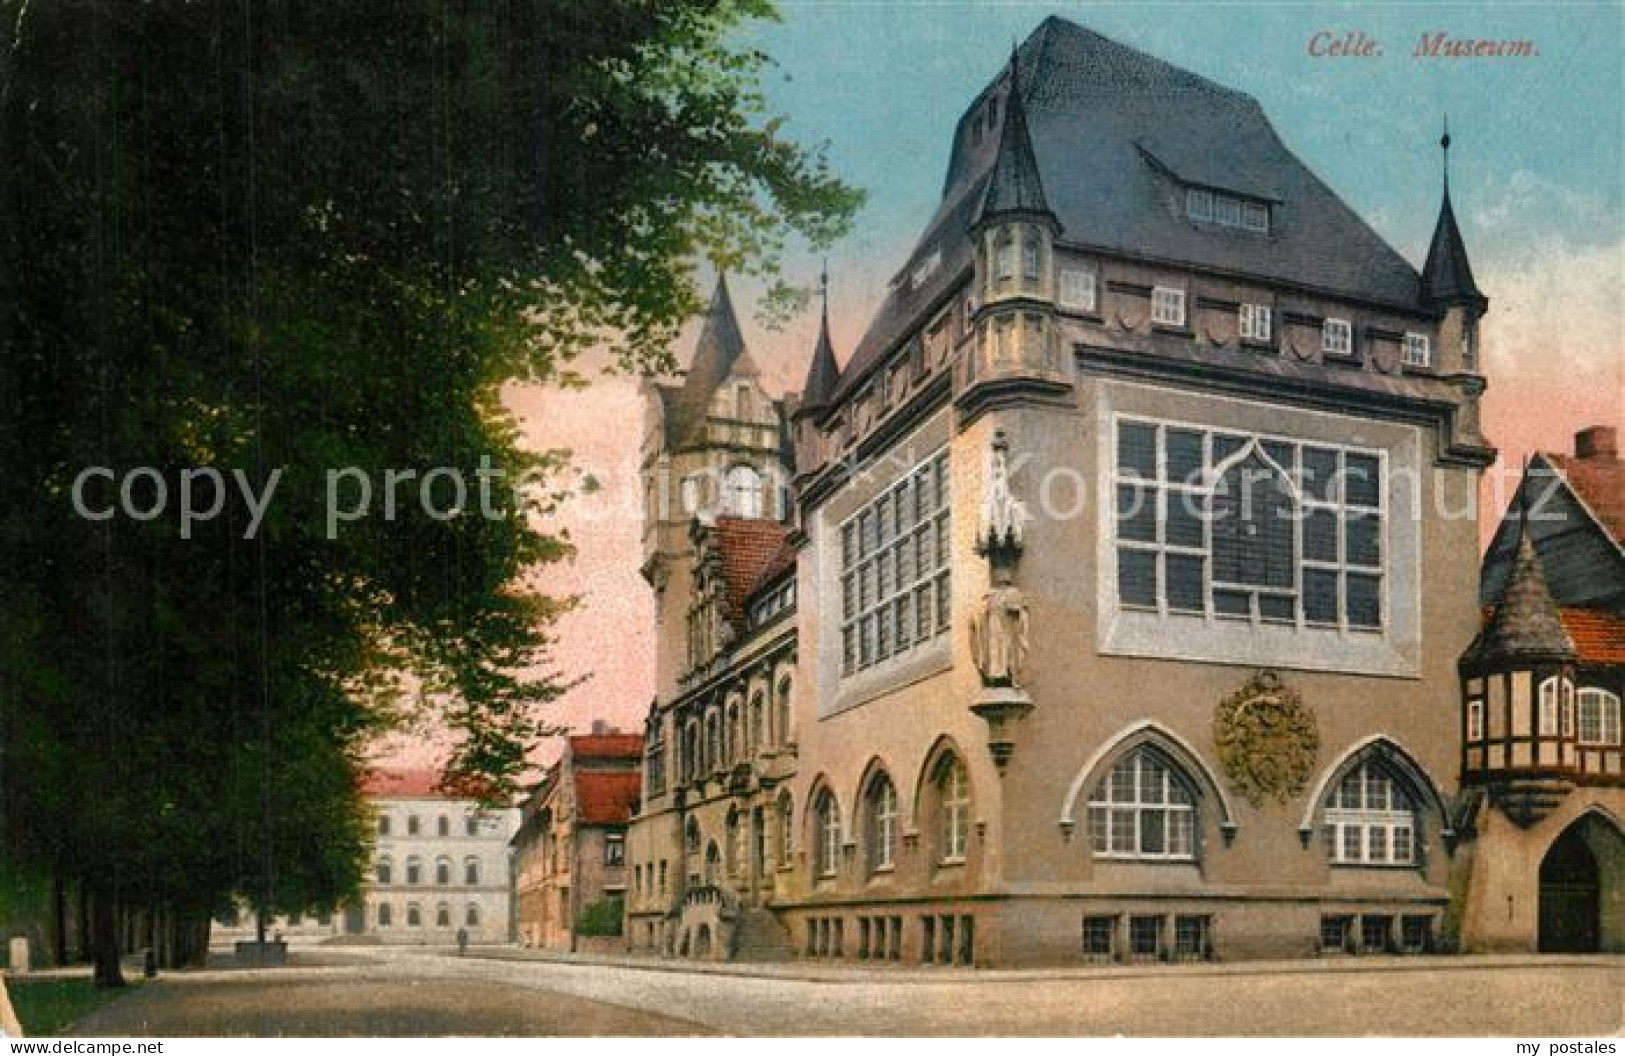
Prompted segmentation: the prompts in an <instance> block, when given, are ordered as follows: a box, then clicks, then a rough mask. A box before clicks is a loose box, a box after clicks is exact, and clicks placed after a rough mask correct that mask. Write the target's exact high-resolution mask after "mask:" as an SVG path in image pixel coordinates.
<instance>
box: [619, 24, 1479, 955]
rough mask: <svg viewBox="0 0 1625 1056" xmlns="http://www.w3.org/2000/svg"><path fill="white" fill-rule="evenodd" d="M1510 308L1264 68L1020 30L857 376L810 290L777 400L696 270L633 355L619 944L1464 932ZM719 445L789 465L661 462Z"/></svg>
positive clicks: (1197, 939) (1388, 943)
mask: <svg viewBox="0 0 1625 1056" xmlns="http://www.w3.org/2000/svg"><path fill="white" fill-rule="evenodd" d="M1487 309H1488V301H1487V300H1486V299H1485V298H1484V297H1483V296H1482V294H1480V293H1479V292H1478V290H1477V287H1476V285H1475V284H1474V282H1473V279H1472V274H1471V269H1470V267H1469V266H1468V264H1467V258H1466V251H1465V248H1464V246H1463V244H1462V241H1461V234H1460V231H1459V229H1458V228H1457V225H1456V222H1455V219H1454V215H1453V213H1452V211H1451V207H1450V203H1449V197H1448V190H1447V192H1446V196H1445V201H1444V205H1443V208H1442V209H1441V213H1440V215H1439V217H1438V220H1437V224H1436V232H1435V236H1434V240H1433V247H1432V248H1431V249H1430V253H1429V258H1428V263H1427V266H1426V267H1425V268H1424V269H1423V271H1422V272H1421V273H1420V274H1419V273H1418V272H1417V271H1416V270H1415V269H1414V268H1413V267H1411V266H1410V265H1409V264H1407V263H1406V262H1405V261H1404V260H1403V259H1401V258H1400V257H1399V256H1398V254H1396V253H1395V252H1394V251H1393V250H1392V249H1390V248H1389V247H1388V246H1386V245H1385V244H1384V243H1382V242H1381V240H1380V239H1379V238H1377V236H1376V235H1375V234H1374V233H1372V232H1371V230H1370V229H1369V228H1367V227H1366V226H1365V225H1364V224H1363V223H1361V222H1360V221H1359V220H1358V218H1357V217H1355V216H1354V214H1353V213H1352V212H1351V211H1350V210H1349V209H1348V208H1347V206H1345V205H1344V204H1343V203H1342V202H1341V201H1339V200H1337V199H1336V197H1335V196H1334V195H1333V194H1332V193H1331V192H1330V191H1328V190H1327V189H1326V188H1325V186H1324V184H1322V183H1320V182H1319V181H1318V180H1316V179H1315V178H1314V177H1313V176H1312V175H1311V174H1310V173H1309V172H1308V170H1307V169H1305V168H1304V166H1303V165H1302V163H1300V162H1299V161H1298V160H1297V159H1296V158H1294V157H1293V156H1292V155H1291V154H1290V153H1289V152H1287V151H1286V149H1285V148H1284V147H1283V146H1282V145H1281V144H1280V142H1279V140H1278V139H1276V138H1275V136H1274V133H1273V132H1272V131H1271V130H1270V129H1269V126H1268V123H1267V122H1266V121H1265V119H1264V118H1263V116H1262V112H1261V111H1260V110H1259V108H1258V106H1257V104H1256V103H1254V102H1253V101H1252V100H1250V99H1248V98H1246V97H1244V96H1241V95H1239V94H1237V93H1234V92H1231V91H1230V90H1228V89H1225V88H1223V87H1221V86H1218V85H1215V84H1213V83H1212V82H1209V81H1206V80H1204V79H1202V78H1200V77H1197V76H1195V75H1193V74H1190V73H1187V72H1185V71H1183V70H1179V69H1177V68H1174V67H1172V66H1169V65H1167V64H1165V63H1162V62H1160V61H1158V60H1156V59H1153V58H1151V57H1149V56H1146V55H1143V54H1140V53H1138V52H1134V51H1132V50H1131V49H1128V48H1124V47H1122V46H1121V45H1118V44H1116V43H1114V42H1111V41H1109V40H1106V39H1104V38H1101V37H1099V36H1097V35H1095V34H1092V33H1090V32H1088V31H1086V30H1083V29H1081V28H1080V27H1077V26H1075V25H1072V24H1070V23H1067V22H1064V21H1062V20H1059V19H1053V18H1052V19H1049V20H1047V21H1045V22H1044V23H1043V25H1042V26H1041V27H1040V28H1039V29H1038V30H1037V31H1036V32H1035V33H1034V34H1033V36H1032V37H1031V38H1029V40H1028V41H1027V42H1026V43H1024V44H1023V45H1022V46H1021V48H1020V49H1019V52H1018V53H1017V55H1015V56H1013V57H1012V61H1011V64H1010V66H1009V68H1008V69H1007V70H1006V71H1005V72H1004V73H1002V74H1001V75H1000V76H999V77H997V78H996V79H995V80H994V82H993V83H992V84H990V85H988V86H987V87H986V88H985V89H984V90H982V91H981V92H980V93H979V94H978V95H977V97H976V99H975V101H974V102H973V103H972V105H971V106H970V108H969V109H968V110H967V111H966V113H965V115H964V117H963V118H962V119H961V120H960V122H959V126H958V128H957V129H956V131H955V134H954V145H953V149H952V153H951V160H950V165H949V173H948V179H947V180H946V186H945V191H944V198H943V202H942V204H941V206H940V208H939V210H938V212H937V215H936V216H935V217H934V218H933V219H932V221H931V223H930V224H929V225H928V228H927V231H926V233H925V235H924V236H923V237H922V238H921V241H920V244H919V246H918V247H917V248H916V250H915V251H914V252H913V253H912V254H911V255H910V257H909V259H908V261H907V262H906V264H905V266H904V267H903V268H902V269H901V270H900V271H899V273H898V275H897V277H896V278H895V279H894V280H893V283H892V285H891V288H890V290H889V291H888V293H887V295H886V297H885V299H884V301H883V303H882V305H881V307H880V309H879V311H878V312H877V314H876V317H875V319H874V321H873V322H872V323H871V326H870V329H869V331H868V333H867V334H866V335H865V337H864V338H863V340H862V341H861V342H860V344H859V347H858V348H857V350H856V351H855V352H854V353H853V355H852V356H851V358H850V359H849V361H848V362H847V363H846V364H845V366H844V368H842V367H839V366H838V365H837V360H836V357H835V354H834V349H833V347H832V345H831V343H830V340H829V334H828V325H827V319H826V323H825V326H824V328H823V331H822V333H821V335H820V338H819V342H818V346H817V348H816V349H815V350H814V355H813V359H812V363H811V365H810V367H809V370H808V375H807V383H806V385H805V387H804V390H803V392H802V393H801V394H800V395H799V397H796V396H791V397H786V398H784V399H783V400H779V401H772V400H769V399H768V398H767V396H766V394H765V393H763V392H761V390H760V387H759V385H758V384H757V381H756V373H755V370H754V367H753V365H751V363H750V356H749V353H747V352H746V351H745V349H744V345H743V338H742V337H741V336H740V331H739V327H738V324H737V320H736V319H734V318H733V316H732V306H731V303H729V300H728V295H727V289H726V285H725V284H719V287H718V291H717V295H716V297H715V298H714V299H713V303H712V308H711V312H710V315H709V317H708V319H707V321H706V326H705V333H704V335H702V337H701V340H700V343H699V347H698V348H697V349H696V352H695V355H694V358H693V361H692V364H691V366H690V369H689V372H688V375H687V377H686V378H685V379H684V381H683V383H682V385H681V386H662V385H652V386H651V387H650V399H649V407H650V427H649V431H648V433H647V434H646V437H647V438H646V442H645V447H644V467H645V487H646V492H647V497H648V508H649V510H650V511H651V513H650V518H649V520H648V522H647V527H646V533H645V538H646V547H645V558H646V562H645V566H644V572H645V575H646V578H647V579H648V580H649V582H650V583H651V585H652V586H653V588H654V590H655V594H656V599H657V612H658V620H659V638H658V642H659V653H660V655H659V659H658V662H657V667H658V679H657V696H656V699H655V701H654V702H653V705H652V706H651V709H650V713H649V717H648V722H647V728H646V745H647V748H646V755H645V788H644V796H643V800H642V804H641V807H640V810H639V813H638V815H637V816H636V817H635V818H634V820H633V823H632V827H631V831H630V834H629V848H630V860H631V864H632V870H633V887H632V892H631V895H630V897H629V902H628V937H629V943H630V945H631V947H632V948H633V949H635V950H642V951H648V952H661V953H665V954H668V955H676V956H689V957H698V958H722V957H765V956H789V955H796V956H804V957H813V958H826V957H827V958H843V957H844V958H848V959H855V960H868V961H873V960H877V959H879V960H885V961H899V962H904V963H963V964H978V965H1004V964H1020V963H1033V962H1050V963H1075V962H1079V961H1113V962H1126V961H1172V960H1195V959H1206V958H1222V959H1232V958H1246V957H1266V956H1300V955H1302V956H1308V955H1316V954H1327V955H1331V954H1342V953H1345V952H1378V951H1381V952H1402V951H1422V950H1438V949H1447V948H1453V947H1454V946H1456V945H1457V944H1458V943H1459V941H1460V939H1461V930H1460V915H1459V913H1452V912H1451V904H1452V902H1451V898H1452V882H1453V878H1460V877H1463V876H1466V875H1467V874H1468V872H1470V869H1468V867H1467V866H1466V865H1465V864H1464V862H1463V857H1462V852H1461V851H1460V847H1461V844H1462V839H1463V833H1462V832H1461V831H1459V819H1460V811H1459V809H1458V808H1459V806H1460V802H1459V799H1458V793H1459V791H1460V789H1459V785H1458V780H1457V779H1458V768H1459V766H1460V763H1461V749H1462V725H1461V724H1462V710H1461V701H1460V694H1461V683H1460V681H1459V678H1458V670H1457V658H1458V657H1460V656H1461V655H1462V653H1463V652H1464V651H1465V650H1466V649H1467V648H1468V646H1469V644H1470V643H1471V642H1472V641H1473V639H1474V636H1475V634H1476V633H1477V632H1478V630H1479V627H1480V610H1479V605H1478V601H1477V590H1478V567H1477V559H1476V555H1477V552H1478V525H1477V520H1476V514H1475V510H1476V494H1477V488H1478V482H1479V477H1480V474H1481V472H1482V470H1483V468H1484V467H1485V466H1486V465H1488V464H1489V463H1490V462H1491V461H1492V460H1493V457H1494V452H1493V450H1492V449H1491V448H1490V447H1489V446H1488V444H1487V442H1486V440H1485V439H1484V438H1483V437H1482V436H1481V435H1480V434H1479V431H1478V414H1477V400H1478V397H1479V395H1480V394H1481V393H1482V391H1483V389H1484V386H1485V379H1484V378H1483V376H1482V375H1481V373H1480V368H1479V364H1480V362H1481V359H1480V356H1479V350H1478V347H1477V341H1478V338H1477V328H1478V324H1479V320H1480V318H1481V317H1482V316H1483V314H1484V313H1485V311H1487ZM741 364H743V366H741ZM741 394H744V395H741ZM740 465H747V466H749V467H751V468H752V471H753V473H755V474H757V475H759V476H760V477H761V478H762V479H771V478H775V477H777V478H782V479H784V480H786V481H787V482H788V485H789V486H788V488H787V489H786V490H785V491H784V492H782V493H780V494H782V495H783V497H784V499H785V500H787V501H783V502H782V503H781V504H779V505H774V504H773V503H771V502H768V501H765V500H764V501H759V502H754V503H753V502H748V501H747V502H744V503H741V502H740V501H737V494H738V493H737V491H730V490H729V489H719V490H716V491H703V490H700V489H696V488H695V487H693V486H687V485H683V484H682V483H681V482H682V481H684V480H686V479H687V478H688V476H689V475H690V474H693V473H698V472H700V471H701V470H704V469H705V468H706V467H711V469H712V475H713V476H714V475H715V473H716V472H721V473H724V474H725V473H726V472H728V468H727V467H734V466H740ZM718 467H722V468H720V469H719V468H718ZM774 499H775V500H778V499H779V494H775V495H774ZM685 500H686V501H685ZM775 541H777V543H778V545H777V548H776V549H775V546H774V545H773V544H774V543H775ZM1424 576H1425V583H1426V589H1423V584H1424Z"/></svg>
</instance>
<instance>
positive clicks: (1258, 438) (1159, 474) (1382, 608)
mask: <svg viewBox="0 0 1625 1056" xmlns="http://www.w3.org/2000/svg"><path fill="white" fill-rule="evenodd" d="M1125 425H1132V426H1139V427H1145V428H1150V429H1154V430H1155V434H1156V435H1155V444H1156V466H1155V472H1156V476H1155V477H1154V478H1146V477H1141V476H1139V475H1138V474H1137V473H1136V472H1134V471H1133V470H1130V469H1127V468H1125V467H1124V466H1123V464H1122V463H1123V458H1122V452H1121V450H1120V449H1119V444H1120V442H1121V437H1122V429H1123V427H1124V426H1125ZM1170 431H1172V432H1181V433H1199V434H1201V437H1202V466H1203V471H1202V473H1201V474H1200V475H1199V479H1196V480H1194V481H1192V482H1187V481H1183V480H1180V481H1176V480H1173V479H1172V476H1171V471H1170V468H1169V465H1168V434H1169V432H1170ZM1219 436H1230V437H1236V438H1238V439H1240V440H1242V441H1243V444H1242V446H1241V447H1240V448H1238V449H1237V450H1236V452H1234V453H1232V454H1230V455H1228V456H1226V457H1225V458H1224V459H1223V460H1222V461H1221V460H1219V459H1218V456H1217V454H1216V453H1215V450H1214V443H1215V438H1216V437H1219ZM1264 444H1284V445H1288V446H1290V447H1291V449H1292V459H1291V464H1289V465H1284V466H1281V467H1280V468H1281V469H1282V470H1283V471H1284V472H1285V473H1286V474H1287V476H1288V478H1289V480H1290V481H1291V482H1292V485H1293V490H1294V492H1295V502H1296V505H1297V523H1296V530H1295V532H1294V538H1293V546H1294V554H1293V561H1294V577H1293V579H1294V587H1293V588H1292V591H1291V593H1292V594H1293V596H1294V598H1295V605H1294V612H1293V618H1292V620H1290V621H1287V620H1274V619H1271V620H1268V621H1265V620H1264V619H1263V616H1262V614H1261V612H1260V611H1259V603H1258V602H1257V601H1256V598H1255V600H1254V602H1253V603H1252V605H1251V609H1250V612H1249V614H1247V615H1240V614H1238V615H1234V616H1231V615H1224V616H1223V617H1222V618H1223V619H1226V620H1236V621H1246V620H1250V621H1251V622H1252V623H1254V624H1258V623H1261V622H1270V623H1277V624H1280V625H1283V626H1295V627H1297V628H1298V629H1300V630H1301V629H1303V628H1305V627H1315V628H1325V629H1328V630H1336V631H1338V632H1339V633H1349V634H1360V635H1367V634H1380V633H1383V632H1384V631H1385V630H1386V629H1387V627H1388V626H1389V624H1390V622H1391V614H1390V613H1389V612H1388V611H1387V603H1386V587H1387V580H1388V577H1389V576H1390V575H1391V574H1392V568H1391V564H1392V555H1391V554H1390V545H1389V541H1388V538H1387V535H1388V528H1389V523H1390V514H1389V510H1388V481H1389V469H1388V460H1387V453H1386V452H1384V451H1382V450H1380V449H1370V448H1362V447H1355V446H1352V445H1347V444H1338V443H1331V442H1324V441H1320V440H1306V439H1301V438H1298V437H1287V436H1277V435H1271V434H1264V433H1253V432H1248V431H1246V430H1241V429H1227V428H1220V427H1216V426H1211V425H1205V424H1199V423H1192V422H1184V421H1177V420H1169V419H1159V418H1145V417H1141V416H1138V415H1126V414H1124V415H1116V416H1114V418H1113V422H1112V450H1111V454H1110V457H1111V464H1112V473H1113V476H1112V493H1111V502H1112V503H1113V509H1114V510H1115V509H1117V506H1116V503H1117V502H1118V494H1119V491H1120V489H1123V488H1125V487H1126V488H1132V489H1134V490H1135V491H1136V492H1137V494H1138V495H1139V496H1140V501H1146V502H1150V503H1152V504H1153V505H1154V506H1155V509H1156V523H1157V538H1156V539H1154V540H1149V541H1146V540H1138V539H1130V538H1127V537H1125V536H1124V535H1122V534H1121V524H1120V522H1119V520H1118V518H1117V516H1116V515H1115V514H1114V516H1113V517H1112V519H1111V522H1110V523H1111V538H1112V544H1113V546H1114V547H1115V548H1116V552H1117V553H1118V554H1119V561H1121V554H1122V553H1123V552H1125V551H1138V552H1149V553H1152V554H1155V555H1156V568H1157V600H1156V605H1155V607H1154V610H1153V608H1152V607H1149V606H1142V605H1141V604H1139V603H1137V602H1130V601H1126V600H1124V599H1123V597H1122V594H1121V592H1120V587H1118V586H1117V585H1116V584H1113V585H1112V593H1113V596H1114V597H1115V599H1116V601H1117V604H1118V605H1119V607H1121V608H1124V609H1129V610H1136V611H1146V612H1150V611H1155V612H1156V613H1157V614H1158V615H1160V616H1165V617H1166V616H1169V615H1172V614H1178V615H1189V616H1192V617H1201V618H1205V619H1207V620H1213V619H1216V618H1220V613H1219V612H1218V610H1217V609H1216V607H1215V604H1214V599H1213V595H1214V590H1215V588H1216V587H1219V588H1220V589H1222V588H1223V585H1222V584H1221V583H1219V582H1218V581H1216V580H1215V577H1214V569H1213V560H1214V555H1213V526H1212V506H1211V504H1212V499H1213V495H1214V492H1215V490H1216V486H1217V484H1218V481H1219V479H1220V476H1221V474H1222V472H1223V470H1224V469H1225V468H1226V467H1228V466H1229V465H1230V464H1231V463H1232V462H1233V461H1234V460H1236V459H1238V458H1245V457H1247V452H1248V451H1249V450H1251V449H1252V447H1253V446H1254V445H1260V448H1261V449H1262V445H1264ZM1306 450H1315V451H1328V452H1332V453H1334V454H1335V455H1336V460H1337V461H1336V465H1337V469H1336V475H1335V482H1334V485H1333V487H1332V489H1331V491H1330V492H1329V495H1330V498H1324V499H1323V498H1319V497H1316V496H1315V495H1313V494H1312V493H1311V492H1309V491H1308V490H1307V489H1305V488H1304V486H1303V483H1304V469H1303V464H1304V452H1305V451H1306ZM1351 456H1352V457H1355V458H1360V459H1370V460H1373V461H1375V463H1376V466H1377V504H1376V505H1375V506H1370V505H1366V504H1364V503H1359V502H1355V501H1353V500H1352V499H1351V498H1349V497H1348V495H1347V492H1346V489H1345V487H1344V485H1345V484H1346V483H1347V481H1348V479H1350V478H1349V472H1350V470H1349V461H1348V460H1349V458H1350V457H1351ZM1176 502H1179V503H1197V504H1199V505H1200V506H1201V507H1202V508H1203V509H1206V510H1207V515H1206V516H1205V517H1204V519H1203V524H1202V541H1201V543H1200V544H1199V545H1181V544H1176V543H1172V542H1169V541H1168V538H1167V529H1166V526H1167V524H1168V517H1169V507H1170V505H1171V504H1172V503H1176ZM1315 511H1320V512H1323V513H1327V514H1329V515H1330V516H1331V517H1332V518H1333V520H1334V521H1335V523H1336V540H1335V544H1334V548H1335V555H1334V556H1333V557H1332V558H1330V559H1324V558H1311V557H1309V556H1308V554H1307V551H1306V546H1305V538H1304V537H1305V530H1304V529H1305V527H1306V525H1307V524H1308V523H1309V516H1310V514H1311V513H1313V512H1315ZM1366 517H1374V518H1376V521H1377V526H1376V547H1377V553H1376V563H1375V564H1361V563H1358V562H1355V561H1353V560H1351V559H1350V554H1349V552H1348V547H1347V535H1348V523H1349V521H1350V520H1352V519H1355V518H1366ZM1169 555H1175V556H1183V557H1188V558H1200V559H1201V561H1202V601H1201V608H1199V609H1197V608H1191V609H1185V608H1175V607H1173V606H1172V605H1171V604H1170V602H1169V596H1168V573H1167V569H1168V556H1169ZM1311 571H1313V572H1321V573H1326V574H1330V575H1333V576H1335V577H1336V579H1337V588H1338V589H1337V618H1336V620H1335V622H1332V621H1320V620H1314V621H1311V620H1310V619H1309V618H1308V613H1307V605H1308V599H1307V592H1306V586H1305V584H1306V579H1307V576H1306V575H1305V573H1306V572H1311ZM1351 576H1353V577H1356V578H1366V579H1374V580H1375V581H1376V582H1375V588H1374V589H1375V592H1376V598H1377V622H1376V624H1375V625H1368V624H1363V623H1354V622H1353V621H1351V620H1350V619H1349V607H1348V593H1349V590H1348V585H1349V577H1351ZM1238 589H1239V588H1238ZM1247 589H1252V588H1247ZM1260 590H1261V591H1262V592H1263V593H1272V591H1270V590H1268V589H1266V588H1258V589H1257V590H1254V591H1253V592H1254V594H1255V595H1256V594H1257V593H1258V592H1259V591H1260Z"/></svg>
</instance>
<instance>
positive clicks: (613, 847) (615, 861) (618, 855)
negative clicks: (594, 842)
mask: <svg viewBox="0 0 1625 1056" xmlns="http://www.w3.org/2000/svg"><path fill="white" fill-rule="evenodd" d="M604 864H605V865H625V864H626V837H625V836H624V835H622V834H621V833H618V832H611V833H609V834H607V835H606V836H605V837H604Z"/></svg>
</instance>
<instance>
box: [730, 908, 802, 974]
mask: <svg viewBox="0 0 1625 1056" xmlns="http://www.w3.org/2000/svg"><path fill="white" fill-rule="evenodd" d="M794 957H795V947H794V946H793V945H792V944H791V942H790V932H789V931H787V930H786V929H785V927H784V924H783V923H782V922H781V921H780V920H779V916H778V914H777V913H774V912H773V911H772V910H770V909H741V910H740V911H739V916H738V917H737V918H736V919H735V920H734V926H733V935H732V941H731V944H730V947H729V950H728V959H729V960H731V961H756V962H762V961H788V960H791V959H792V958H794Z"/></svg>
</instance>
